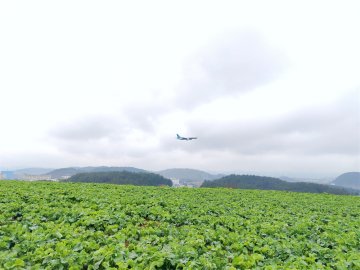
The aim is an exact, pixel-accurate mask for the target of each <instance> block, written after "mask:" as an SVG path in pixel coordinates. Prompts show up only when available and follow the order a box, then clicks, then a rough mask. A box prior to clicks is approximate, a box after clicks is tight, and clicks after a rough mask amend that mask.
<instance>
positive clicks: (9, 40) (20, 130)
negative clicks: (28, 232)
mask: <svg viewBox="0 0 360 270" xmlns="http://www.w3.org/2000/svg"><path fill="white" fill-rule="evenodd" d="M259 7H261V8H259ZM359 7H360V5H359V4H358V2H356V1H347V2H346V3H344V2H340V1H318V2H316V3H314V2H313V1H311V2H310V1H302V2H299V3H289V2H287V1H275V2H273V1H272V2H271V3H269V2H266V1H255V2H251V3H250V2H249V3H247V2H238V1H224V2H221V3H220V2H215V1H214V2H213V1H200V2H193V1H192V2H190V1H189V2H186V1H185V2H183V1H182V2H181V3H169V2H166V1H152V2H151V3H147V2H142V3H140V2H132V3H119V2H115V1H114V2H107V3H97V2H91V1H90V2H89V1H78V2H73V1H62V2H61V3H51V2H47V1H33V2H25V1H24V2H2V3H1V4H0V35H1V37H2V42H1V43H0V101H1V103H0V104H1V105H0V121H1V127H2V128H1V133H0V134H1V135H0V167H3V168H4V167H7V168H11V167H27V166H43V167H54V166H55V167H60V166H71V165H129V166H135V165H136V166H139V167H144V168H146V169H152V168H154V169H162V168H166V167H195V168H196V167H199V168H201V169H205V170H207V169H211V170H215V169H216V170H219V171H221V170H228V171H236V170H245V171H253V172H258V173H267V172H269V173H271V172H274V171H276V173H278V172H279V173H280V172H281V169H282V168H285V167H286V168H287V171H288V172H290V173H291V172H292V173H301V172H303V171H304V170H307V171H309V173H313V174H326V173H330V174H331V173H334V174H335V173H341V172H343V171H348V170H359V168H360V161H359V156H360V153H359V151H360V150H359V148H358V147H359V145H360V142H359V141H358V139H357V138H358V134H359V121H360V120H359V119H360V112H359V109H357V108H358V107H359V105H360V98H359V91H360V79H359V76H358V74H359V73H360V64H359V63H360V51H359V50H358V48H359V47H360V37H359V35H358V34H357V33H358V25H360V19H359V16H358V10H359ZM344 97H346V99H344ZM176 133H184V135H198V136H199V137H200V138H199V140H198V141H194V142H191V143H188V144H182V142H181V144H180V143H179V142H178V141H176V140H175V139H174V135H175V134H176Z"/></svg>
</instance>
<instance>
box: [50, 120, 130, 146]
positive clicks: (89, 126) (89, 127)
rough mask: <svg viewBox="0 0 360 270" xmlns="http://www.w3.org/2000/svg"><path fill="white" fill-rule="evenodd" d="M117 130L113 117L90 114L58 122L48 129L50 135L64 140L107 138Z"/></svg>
mask: <svg viewBox="0 0 360 270" xmlns="http://www.w3.org/2000/svg"><path fill="white" fill-rule="evenodd" d="M120 128H123V127H121V126H120ZM118 130H119V125H118V123H117V122H116V121H115V120H114V119H113V117H106V116H92V117H86V118H83V119H78V120H75V121H73V122H71V123H63V124H59V125H58V126H56V127H55V128H53V129H52V130H51V131H50V136H51V137H54V138H56V139H60V140H65V141H91V140H99V139H102V138H108V137H110V136H112V135H114V134H115V133H117V132H118Z"/></svg>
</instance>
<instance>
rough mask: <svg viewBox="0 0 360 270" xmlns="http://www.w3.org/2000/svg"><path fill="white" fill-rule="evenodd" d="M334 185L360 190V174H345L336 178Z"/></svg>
mask: <svg viewBox="0 0 360 270" xmlns="http://www.w3.org/2000/svg"><path fill="white" fill-rule="evenodd" d="M332 184H334V185H336V186H342V187H348V188H354V189H358V190H360V172H347V173H343V174H342V175H339V176H338V177H336V179H335V180H334V181H333V182H332Z"/></svg>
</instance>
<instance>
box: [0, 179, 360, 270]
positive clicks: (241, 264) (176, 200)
mask: <svg viewBox="0 0 360 270" xmlns="http://www.w3.org/2000/svg"><path fill="white" fill-rule="evenodd" d="M359 241H360V197H353V196H337V195H327V194H306V193H291V192H280V191H257V190H236V189H206V188H202V189H189V188H179V189H176V188H169V187H138V186H137V187H135V186H116V185H107V184H77V183H76V184H75V183H47V182H17V181H0V269H360V242H359Z"/></svg>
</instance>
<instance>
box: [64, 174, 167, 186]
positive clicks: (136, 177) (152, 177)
mask: <svg viewBox="0 0 360 270" xmlns="http://www.w3.org/2000/svg"><path fill="white" fill-rule="evenodd" d="M66 182H88V183H109V184H118V185H135V186H163V185H166V186H172V182H171V180H169V179H166V178H164V177H162V176H161V175H158V174H154V173H142V172H141V173H135V172H128V171H122V172H94V173H79V174H76V175H74V176H72V177H70V178H69V179H67V180H66Z"/></svg>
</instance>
